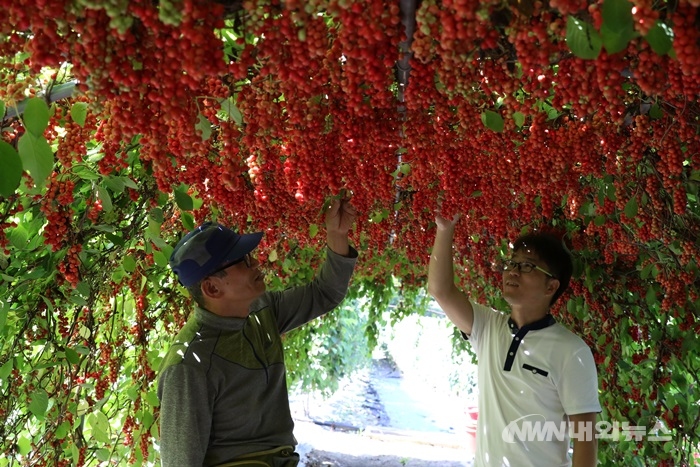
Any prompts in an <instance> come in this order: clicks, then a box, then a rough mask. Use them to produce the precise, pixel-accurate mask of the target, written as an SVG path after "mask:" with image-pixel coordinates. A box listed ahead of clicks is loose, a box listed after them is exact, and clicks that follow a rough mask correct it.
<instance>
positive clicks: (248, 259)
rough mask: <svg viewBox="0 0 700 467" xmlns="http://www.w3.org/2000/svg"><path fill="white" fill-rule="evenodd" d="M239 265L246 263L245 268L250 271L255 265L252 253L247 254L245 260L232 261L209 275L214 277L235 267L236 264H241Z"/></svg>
mask: <svg viewBox="0 0 700 467" xmlns="http://www.w3.org/2000/svg"><path fill="white" fill-rule="evenodd" d="M239 263H245V266H246V267H247V268H248V269H250V267H251V266H252V265H253V257H252V256H251V254H250V253H246V255H245V256H244V257H243V258H241V259H237V260H236V261H232V262H230V263H226V264H224V265H223V266H221V267H220V268H219V269H216V270H215V271H214V272H212V273H211V274H209V275H210V276H213V275H214V274H216V273H219V272H221V271H223V270H224V269H228V268H230V267H231V266H235V265H236V264H239Z"/></svg>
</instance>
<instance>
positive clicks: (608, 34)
mask: <svg viewBox="0 0 700 467" xmlns="http://www.w3.org/2000/svg"><path fill="white" fill-rule="evenodd" d="M600 35H601V38H602V40H603V46H604V47H605V50H606V51H607V52H608V54H609V55H613V54H616V53H618V52H622V51H623V50H625V49H626V48H627V44H629V43H630V41H631V40H632V39H634V38H635V37H636V36H637V33H635V32H634V29H632V28H630V29H627V30H624V31H613V30H612V29H610V27H608V26H607V25H606V24H605V23H603V25H602V26H601V27H600Z"/></svg>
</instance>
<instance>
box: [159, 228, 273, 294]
mask: <svg viewBox="0 0 700 467" xmlns="http://www.w3.org/2000/svg"><path fill="white" fill-rule="evenodd" d="M262 236H263V233H262V232H256V233H251V234H243V235H240V234H237V233H236V232H234V231H233V230H231V229H229V228H227V227H224V226H223V225H221V224H217V223H215V222H206V223H204V224H202V225H200V226H199V227H197V228H196V229H194V230H193V231H192V232H190V233H188V234H187V235H185V236H184V237H182V239H181V240H180V241H179V242H178V243H177V245H176V246H175V249H174V250H173V253H172V254H171V255H170V267H171V268H172V270H173V271H174V272H175V274H176V275H177V278H178V280H179V281H180V283H181V284H182V285H184V286H185V287H190V286H192V285H194V284H196V283H197V282H199V281H201V280H202V279H204V278H205V277H207V276H209V275H210V274H212V273H213V272H214V271H216V270H217V269H218V268H219V267H220V266H221V265H223V264H226V263H233V262H235V261H237V260H240V259H242V258H243V257H245V255H247V254H248V253H250V252H251V251H253V250H254V249H255V248H256V247H257V246H258V243H260V240H261V239H262Z"/></svg>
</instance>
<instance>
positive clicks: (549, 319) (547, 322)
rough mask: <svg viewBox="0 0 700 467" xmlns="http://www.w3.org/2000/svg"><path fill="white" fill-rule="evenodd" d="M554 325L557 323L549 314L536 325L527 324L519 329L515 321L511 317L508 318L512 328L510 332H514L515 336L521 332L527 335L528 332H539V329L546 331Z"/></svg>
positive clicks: (536, 322)
mask: <svg viewBox="0 0 700 467" xmlns="http://www.w3.org/2000/svg"><path fill="white" fill-rule="evenodd" d="M554 323H556V321H555V319H554V317H553V316H552V315H550V314H549V313H547V314H546V315H545V316H544V318H542V319H539V320H537V321H535V322H534V323H530V324H526V325H525V326H523V327H522V328H519V327H518V325H517V324H516V323H515V321H513V318H511V317H510V316H509V317H508V327H509V328H510V332H512V333H513V334H518V333H519V332H520V331H525V334H527V332H528V331H537V330H539V329H544V328H546V327H549V326H551V325H552V324H554Z"/></svg>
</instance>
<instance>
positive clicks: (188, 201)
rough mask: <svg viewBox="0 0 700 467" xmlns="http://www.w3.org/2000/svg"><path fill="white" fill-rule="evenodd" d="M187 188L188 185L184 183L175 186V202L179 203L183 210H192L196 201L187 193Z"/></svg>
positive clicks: (178, 205)
mask: <svg viewBox="0 0 700 467" xmlns="http://www.w3.org/2000/svg"><path fill="white" fill-rule="evenodd" d="M187 190H188V188H187V186H186V185H184V184H183V185H180V186H179V187H177V188H175V192H174V195H175V203H176V204H177V207H179V208H180V209H181V210H183V211H191V210H192V209H194V202H193V201H192V197H191V196H190V195H189V194H187ZM190 230H191V229H190Z"/></svg>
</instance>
